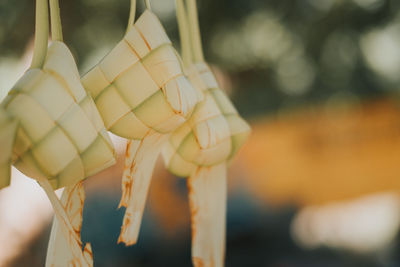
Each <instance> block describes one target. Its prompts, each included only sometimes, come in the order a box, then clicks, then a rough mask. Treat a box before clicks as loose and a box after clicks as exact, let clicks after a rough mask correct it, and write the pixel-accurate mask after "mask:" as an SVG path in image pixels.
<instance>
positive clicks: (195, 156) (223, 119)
mask: <svg viewBox="0 0 400 267" xmlns="http://www.w3.org/2000/svg"><path fill="white" fill-rule="evenodd" d="M188 73H189V78H190V81H191V82H192V83H193V85H194V86H195V87H196V88H197V89H199V90H202V92H203V94H204V100H203V101H202V102H200V103H199V104H198V105H197V106H196V108H195V110H194V112H193V114H192V116H191V118H190V119H189V120H188V121H187V122H186V123H185V124H183V125H182V126H180V127H179V128H178V129H177V130H176V131H174V132H173V133H172V134H171V136H170V138H169V142H168V144H167V145H166V146H165V148H164V150H163V156H164V159H165V161H166V165H167V166H168V168H169V169H170V170H171V171H172V172H173V173H175V174H176V175H179V176H189V175H190V174H191V173H192V172H193V171H194V170H195V169H196V167H197V166H212V165H216V164H218V163H221V162H224V161H227V160H230V159H231V158H232V157H233V156H234V155H235V154H236V152H237V151H238V149H239V148H240V147H241V146H242V145H243V143H244V142H245V140H246V139H247V136H248V134H249V133H250V127H249V126H248V124H247V123H246V122H245V121H244V120H243V119H242V118H241V117H240V116H239V114H238V112H237V111H236V109H235V107H234V106H233V105H232V103H231V101H230V100H229V99H228V97H227V96H226V95H225V93H224V92H222V90H221V89H219V86H218V84H217V82H216V80H215V77H214V75H213V74H212V72H211V70H210V69H209V67H208V66H207V64H206V63H197V64H195V65H192V66H191V67H190V68H189V70H188Z"/></svg>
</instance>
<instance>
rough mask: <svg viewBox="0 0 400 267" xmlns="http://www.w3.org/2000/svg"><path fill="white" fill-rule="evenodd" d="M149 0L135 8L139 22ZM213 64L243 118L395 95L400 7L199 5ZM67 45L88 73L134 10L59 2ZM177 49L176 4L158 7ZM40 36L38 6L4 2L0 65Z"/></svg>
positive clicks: (300, 0) (289, 1) (286, 0)
mask: <svg viewBox="0 0 400 267" xmlns="http://www.w3.org/2000/svg"><path fill="white" fill-rule="evenodd" d="M143 2H144V1H140V0H139V1H138V5H139V10H138V13H140V12H141V11H142V10H143V7H144V4H143ZM199 4H200V6H199V10H200V11H199V12H200V25H201V30H202V35H203V44H204V49H205V53H206V58H207V60H208V61H209V62H211V63H213V64H215V65H217V66H218V67H220V68H221V69H222V70H223V71H225V72H226V73H227V74H228V75H229V77H230V78H231V81H232V83H231V84H232V92H233V95H232V97H233V100H234V102H235V103H236V104H237V105H238V108H239V110H240V112H241V113H243V114H244V115H245V116H249V115H260V114H265V113H268V112H274V111H276V110H278V109H280V108H286V107H293V106H298V105H304V104H309V103H314V102H317V103H318V102H324V101H329V99H331V98H340V99H342V98H343V99H350V100H358V99H360V98H365V97H374V96H378V95H382V94H392V93H396V92H397V88H398V83H399V77H398V71H400V52H399V51H400V34H399V27H400V16H399V15H400V2H399V1H394V0H392V1H390V0H268V1H262V0H219V1H215V0H202V1H199ZM60 7H61V15H62V22H63V30H64V35H65V42H66V43H67V44H68V45H69V46H70V47H71V49H72V51H73V53H74V54H75V56H76V59H77V62H78V65H79V67H80V70H81V71H82V72H86V71H87V70H88V69H90V65H94V64H95V62H96V60H98V59H100V58H101V57H102V56H104V55H105V54H106V53H107V51H108V50H109V49H110V48H111V47H112V46H113V45H115V44H116V43H117V42H118V40H120V38H121V37H122V35H123V34H124V30H125V27H126V23H127V17H128V12H129V1H128V0H124V1H122V0H121V1H107V0H74V1H61V3H60ZM152 7H153V9H154V11H155V13H156V14H158V15H160V18H161V20H162V21H163V23H164V25H165V27H166V29H167V31H168V33H169V34H170V36H171V39H172V40H173V41H174V43H175V45H176V46H177V47H179V42H178V40H179V36H178V32H177V25H176V19H175V11H174V1H173V0H158V1H157V0H153V1H152ZM33 32H34V1H32V0H2V1H1V2H0V51H1V52H0V59H1V57H4V56H8V57H9V56H15V57H19V56H21V55H22V53H23V51H24V49H25V47H26V46H27V44H28V43H29V40H30V39H31V38H32V36H33Z"/></svg>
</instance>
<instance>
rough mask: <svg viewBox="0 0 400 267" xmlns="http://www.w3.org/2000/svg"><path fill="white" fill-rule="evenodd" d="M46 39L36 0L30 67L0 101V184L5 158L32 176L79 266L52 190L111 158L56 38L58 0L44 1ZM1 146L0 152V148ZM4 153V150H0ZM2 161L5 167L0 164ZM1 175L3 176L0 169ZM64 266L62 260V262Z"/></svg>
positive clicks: (76, 243)
mask: <svg viewBox="0 0 400 267" xmlns="http://www.w3.org/2000/svg"><path fill="white" fill-rule="evenodd" d="M50 4H51V14H52V16H51V22H52V25H51V26H52V37H53V38H52V39H53V40H52V42H51V44H50V46H49V47H48V44H47V43H48V34H49V24H48V23H49V22H48V18H49V14H48V13H49V11H48V0H37V1H36V33H35V47H34V55H33V59H32V64H31V67H30V68H29V69H28V70H27V71H26V73H25V74H24V75H23V76H22V78H20V79H19V81H18V82H17V83H16V84H15V85H14V87H13V88H12V89H11V90H10V92H9V93H8V95H7V97H6V98H5V99H4V101H3V102H2V103H1V106H0V143H2V144H3V143H4V142H5V143H6V144H7V145H6V146H3V145H2V146H1V147H0V149H1V150H2V157H4V156H6V157H7V155H9V151H10V148H11V147H10V144H12V154H11V160H7V159H3V158H1V157H0V164H1V165H0V166H1V167H0V168H1V171H2V173H1V175H2V176H0V181H1V185H2V186H5V185H7V184H8V181H9V171H4V170H5V168H8V170H9V167H10V163H13V164H14V166H15V167H16V168H17V169H19V170H20V171H21V172H22V173H24V174H25V175H27V176H28V177H31V178H33V179H36V180H37V181H38V182H39V184H40V185H41V186H42V187H43V189H44V190H45V191H46V193H47V195H48V197H49V199H50V201H51V203H52V205H53V207H54V209H55V213H56V217H57V218H58V219H59V220H60V222H61V228H62V231H63V233H64V236H65V238H67V240H68V243H69V247H68V249H69V250H71V253H72V254H73V256H74V257H73V258H74V259H73V261H74V262H75V263H76V262H80V263H82V265H85V264H84V262H86V259H84V256H83V254H82V248H81V241H80V237H79V236H78V235H77V233H76V232H75V231H74V230H73V228H72V225H71V222H70V218H69V217H68V216H67V214H66V212H65V209H64V207H63V206H62V205H61V203H60V201H59V199H58V198H57V196H56V195H55V193H54V191H53V190H54V189H58V188H61V187H64V186H73V185H75V184H77V183H78V182H80V181H82V180H83V179H85V178H87V177H89V176H91V175H94V174H96V173H97V172H99V171H101V170H103V169H105V168H107V167H109V166H111V165H112V164H114V163H115V155H114V154H115V153H114V148H113V144H112V142H111V140H110V138H109V136H108V134H107V131H106V129H105V126H104V123H103V121H102V119H101V116H100V114H99V112H98V110H97V108H96V105H95V103H94V101H93V99H92V98H91V96H90V95H89V94H88V93H86V91H85V90H84V88H83V86H82V84H81V83H80V77H79V74H78V70H77V67H76V64H75V61H74V58H73V56H72V54H71V52H70V51H69V49H68V47H67V46H66V45H65V44H64V42H63V41H62V33H61V24H60V19H59V13H58V12H59V11H58V2H57V1H56V0H50ZM3 149H4V151H3ZM3 152H4V154H3ZM4 162H7V163H8V164H9V166H8V167H7V166H6V167H4V166H5V165H4ZM3 173H4V174H5V175H4V174H3ZM64 264H65V266H67V263H64Z"/></svg>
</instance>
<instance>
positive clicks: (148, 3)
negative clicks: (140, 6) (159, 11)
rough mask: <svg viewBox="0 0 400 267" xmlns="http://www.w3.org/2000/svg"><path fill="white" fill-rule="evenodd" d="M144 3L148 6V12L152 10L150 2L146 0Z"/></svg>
mask: <svg viewBox="0 0 400 267" xmlns="http://www.w3.org/2000/svg"><path fill="white" fill-rule="evenodd" d="M144 3H145V5H146V8H147V9H148V10H151V5H150V0H145V1H144Z"/></svg>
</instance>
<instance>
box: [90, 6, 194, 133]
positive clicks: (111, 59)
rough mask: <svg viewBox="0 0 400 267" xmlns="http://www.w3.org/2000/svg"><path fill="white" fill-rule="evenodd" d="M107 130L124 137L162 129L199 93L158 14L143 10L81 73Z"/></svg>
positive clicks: (173, 124) (177, 120) (186, 111)
mask: <svg viewBox="0 0 400 267" xmlns="http://www.w3.org/2000/svg"><path fill="white" fill-rule="evenodd" d="M82 83H83V85H84V87H85V88H86V90H88V91H89V92H90V93H91V95H92V96H93V98H94V100H95V102H96V105H97V107H98V109H99V111H100V114H101V116H102V117H103V119H104V123H105V126H106V128H107V129H109V130H110V131H111V132H113V133H115V134H117V135H119V136H121V137H124V138H128V139H134V140H138V139H142V138H144V137H145V136H146V135H147V134H148V133H149V132H150V131H151V130H153V131H155V132H158V133H161V134H167V133H169V132H171V131H173V130H175V129H176V128H177V127H178V126H179V125H181V124H182V123H183V122H184V121H185V120H186V119H187V118H188V117H189V116H190V114H191V112H192V110H193V108H194V106H195V105H196V104H197V103H198V101H199V99H200V97H201V95H200V94H199V92H198V91H197V90H195V89H194V88H193V87H192V86H191V84H190V83H189V82H188V81H187V79H186V77H185V75H184V72H183V66H182V63H181V59H180V57H179V55H178V54H177V52H176V51H175V49H174V48H173V47H172V44H171V41H170V40H169V38H168V36H167V34H166V33H165V30H164V29H163V27H162V25H161V23H160V21H159V20H158V18H157V17H156V16H155V15H154V13H152V12H151V11H150V10H149V9H147V10H146V11H145V12H144V13H143V14H142V15H141V16H140V17H139V19H138V20H137V22H136V23H135V24H134V25H132V26H131V27H130V28H129V30H128V31H127V33H126V35H125V36H124V38H123V39H122V41H120V42H119V43H118V44H117V45H116V46H115V47H114V49H112V50H111V52H110V53H108V54H107V55H106V56H105V57H104V58H103V59H102V60H101V62H100V63H99V64H98V65H96V66H95V67H94V68H93V69H92V70H90V71H89V72H88V73H87V74H86V75H84V77H83V78H82Z"/></svg>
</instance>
